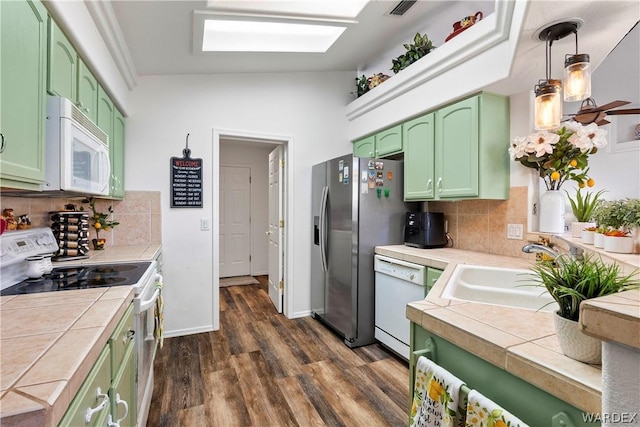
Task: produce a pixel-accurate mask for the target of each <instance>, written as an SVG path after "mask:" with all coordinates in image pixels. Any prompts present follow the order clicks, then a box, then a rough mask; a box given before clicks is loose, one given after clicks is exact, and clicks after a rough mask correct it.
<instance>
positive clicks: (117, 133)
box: [96, 85, 125, 198]
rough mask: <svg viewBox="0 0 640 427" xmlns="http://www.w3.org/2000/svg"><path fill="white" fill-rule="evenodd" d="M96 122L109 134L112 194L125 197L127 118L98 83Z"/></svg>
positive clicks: (115, 196)
mask: <svg viewBox="0 0 640 427" xmlns="http://www.w3.org/2000/svg"><path fill="white" fill-rule="evenodd" d="M97 113H98V114H97V121H96V124H97V125H98V127H99V128H100V129H102V130H103V131H105V132H106V133H107V135H109V161H110V162H111V184H110V188H111V190H110V195H111V197H113V198H124V132H125V118H124V116H123V115H122V113H120V111H118V109H117V108H116V107H115V105H113V101H111V98H109V95H107V93H106V92H105V91H104V89H103V88H102V86H100V85H98V112H97Z"/></svg>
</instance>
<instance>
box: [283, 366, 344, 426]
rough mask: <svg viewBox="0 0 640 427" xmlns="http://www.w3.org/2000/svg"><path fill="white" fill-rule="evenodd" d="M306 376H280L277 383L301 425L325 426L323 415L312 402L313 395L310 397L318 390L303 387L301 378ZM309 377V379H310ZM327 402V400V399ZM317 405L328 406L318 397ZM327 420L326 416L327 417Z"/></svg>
mask: <svg viewBox="0 0 640 427" xmlns="http://www.w3.org/2000/svg"><path fill="white" fill-rule="evenodd" d="M301 377H305V375H300V376H298V377H288V378H280V379H277V380H276V384H277V385H278V388H280V391H281V392H282V395H283V396H284V398H285V399H286V401H287V404H288V405H289V408H291V411H292V412H293V416H294V417H295V420H296V422H297V423H298V425H300V426H305V427H319V426H325V425H327V424H325V421H324V420H323V417H321V416H320V414H319V413H318V411H317V410H316V408H315V407H314V404H313V403H311V400H310V399H312V398H313V397H310V394H312V393H314V392H316V390H309V387H307V390H305V389H303V387H302V385H301V384H300V381H299V378H301ZM306 378H307V381H308V382H310V380H309V379H308V377H306ZM307 391H311V393H307ZM325 402H326V401H325ZM316 406H321V407H322V406H328V404H327V403H320V402H318V399H316ZM325 420H326V418H325ZM329 425H335V424H329Z"/></svg>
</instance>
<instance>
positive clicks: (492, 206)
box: [426, 187, 530, 258]
mask: <svg viewBox="0 0 640 427" xmlns="http://www.w3.org/2000/svg"><path fill="white" fill-rule="evenodd" d="M527 191H528V189H527V187H511V189H510V192H509V199H508V200H461V201H458V202H427V203H426V210H428V211H431V212H443V213H444V216H445V219H446V220H447V221H448V223H449V235H450V236H451V238H452V239H453V247H454V248H458V249H467V250H470V251H477V252H485V253H489V254H497V255H509V256H517V257H522V258H530V256H529V255H527V254H525V253H523V252H522V246H524V245H525V244H526V241H525V240H524V239H523V240H510V239H507V224H522V226H523V235H526V232H527Z"/></svg>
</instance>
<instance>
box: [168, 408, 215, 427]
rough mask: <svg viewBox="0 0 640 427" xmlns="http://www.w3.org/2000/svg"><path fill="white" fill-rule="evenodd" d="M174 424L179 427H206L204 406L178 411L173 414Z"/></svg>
mask: <svg viewBox="0 0 640 427" xmlns="http://www.w3.org/2000/svg"><path fill="white" fill-rule="evenodd" d="M175 420H176V424H175V425H179V426H202V427H204V426H207V425H208V422H207V416H206V415H205V410H204V405H198V406H192V407H189V408H185V409H180V410H179V411H178V412H176V414H175Z"/></svg>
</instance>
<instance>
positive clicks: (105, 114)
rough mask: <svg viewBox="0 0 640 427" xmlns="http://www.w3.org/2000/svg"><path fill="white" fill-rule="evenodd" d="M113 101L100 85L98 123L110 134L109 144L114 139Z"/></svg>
mask: <svg viewBox="0 0 640 427" xmlns="http://www.w3.org/2000/svg"><path fill="white" fill-rule="evenodd" d="M113 111H114V107H113V102H112V101H111V98H109V95H107V92H105V90H104V89H103V88H102V86H100V85H98V112H97V120H96V124H97V125H98V127H99V128H100V129H102V130H103V131H104V133H106V134H107V136H109V145H111V140H112V139H113Z"/></svg>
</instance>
